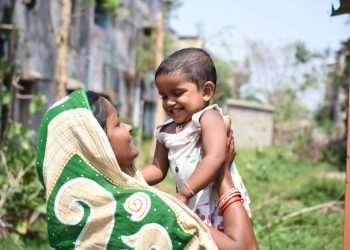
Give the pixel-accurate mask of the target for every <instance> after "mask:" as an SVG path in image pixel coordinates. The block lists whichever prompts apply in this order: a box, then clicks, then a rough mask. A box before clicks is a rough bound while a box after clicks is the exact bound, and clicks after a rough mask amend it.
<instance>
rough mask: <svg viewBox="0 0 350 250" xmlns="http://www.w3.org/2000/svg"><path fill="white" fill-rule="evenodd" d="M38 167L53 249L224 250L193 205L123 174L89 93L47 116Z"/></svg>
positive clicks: (80, 94)
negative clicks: (92, 106) (213, 237)
mask: <svg viewBox="0 0 350 250" xmlns="http://www.w3.org/2000/svg"><path fill="white" fill-rule="evenodd" d="M36 164H37V171H38V175H39V179H40V181H41V182H42V184H43V186H44V187H45V191H46V199H47V230H48V238H49V244H50V247H51V248H52V249H57V250H58V249H161V250H163V249H216V246H215V244H214V242H213V241H212V239H211V237H210V234H209V232H208V230H207V229H206V227H205V225H204V224H203V222H202V221H201V220H200V219H199V218H198V217H197V216H196V215H194V214H193V213H192V212H191V211H190V210H189V209H188V208H187V207H186V206H184V205H182V204H180V203H179V202H178V201H177V200H176V199H175V198H174V197H172V196H171V195H168V194H166V193H163V192H160V191H158V190H156V189H154V188H152V187H150V186H148V185H147V184H146V183H145V181H144V180H143V178H142V176H141V174H140V173H139V172H138V171H136V169H135V168H134V167H133V166H131V167H130V169H128V174H125V173H123V172H122V171H121V169H120V167H119V165H118V162H117V160H116V158H115V156H114V154H113V151H112V148H111V146H110V144H109V141H108V138H107V136H106V134H105V132H104V131H103V129H102V128H101V126H100V125H99V124H98V122H97V120H96V119H95V117H94V116H93V114H92V112H91V108H90V105H89V103H88V100H87V96H86V91H85V90H78V91H75V92H73V93H72V94H70V95H69V96H67V97H65V98H63V99H62V100H60V101H58V102H57V103H56V104H54V105H53V106H52V107H51V108H50V109H49V110H48V111H47V112H46V114H45V116H44V117H43V119H42V122H41V126H40V131H39V140H38V150H37V163H36Z"/></svg>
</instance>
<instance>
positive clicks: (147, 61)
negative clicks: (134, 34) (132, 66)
mask: <svg viewBox="0 0 350 250" xmlns="http://www.w3.org/2000/svg"><path fill="white" fill-rule="evenodd" d="M154 41H155V38H154V35H153V34H151V35H149V36H146V35H145V36H144V37H143V41H142V44H141V45H140V46H138V47H137V48H136V70H137V72H138V73H139V74H141V75H142V76H143V75H145V74H146V73H147V72H149V71H150V70H154V67H155V45H154Z"/></svg>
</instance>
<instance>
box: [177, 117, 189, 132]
mask: <svg viewBox="0 0 350 250" xmlns="http://www.w3.org/2000/svg"><path fill="white" fill-rule="evenodd" d="M190 121H191V120H189V121H188V122H186V123H184V124H181V125H179V126H176V127H175V133H176V134H178V133H180V132H181V131H182V130H184V129H185V128H186V127H187V125H188V124H190Z"/></svg>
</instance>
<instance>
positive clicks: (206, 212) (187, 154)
mask: <svg viewBox="0 0 350 250" xmlns="http://www.w3.org/2000/svg"><path fill="white" fill-rule="evenodd" d="M209 109H215V110H217V111H219V112H220V114H221V115H223V114H222V110H221V108H220V107H219V106H218V105H217V104H213V105H210V106H208V107H206V108H205V109H203V110H201V111H199V112H197V113H195V114H194V115H193V116H192V121H191V122H190V123H189V124H188V125H187V126H186V127H185V128H184V129H183V130H182V131H181V132H179V133H176V134H169V133H166V132H160V130H161V128H162V127H163V126H164V125H167V124H170V123H172V122H174V120H173V119H169V120H167V121H166V122H165V123H164V124H162V125H160V126H157V127H156V130H155V136H156V138H157V140H158V141H159V142H160V143H162V144H163V145H165V147H166V148H168V150H169V153H168V159H169V164H170V169H171V172H172V174H173V176H174V180H175V182H176V191H178V190H180V188H181V187H182V186H183V185H184V184H185V183H186V182H187V181H188V179H189V178H190V176H191V175H192V174H193V172H194V171H195V169H196V167H197V165H198V163H199V162H200V160H201V159H202V140H201V137H200V135H199V134H198V132H197V130H198V128H200V127H201V125H200V123H199V119H200V117H201V116H202V114H203V113H204V112H205V111H206V110H209ZM231 173H232V179H233V183H234V185H235V187H237V188H238V189H239V190H240V192H241V194H242V198H243V199H244V202H243V205H244V207H245V209H246V211H247V213H248V215H249V217H250V216H251V212H250V209H249V203H250V199H249V196H248V193H247V190H246V188H245V186H244V184H243V181H242V178H241V176H240V175H239V173H238V170H237V168H236V166H235V165H234V163H232V166H231ZM218 199H219V197H218V191H217V188H216V185H215V183H214V182H212V183H210V184H209V185H208V186H207V187H205V188H204V189H203V190H201V191H199V192H198V193H197V194H196V195H195V196H194V197H192V198H191V199H190V200H189V203H188V207H189V208H190V209H192V211H193V212H195V213H196V214H197V215H198V216H199V217H200V218H201V219H202V220H203V221H204V222H205V223H207V224H208V225H210V226H212V227H214V228H217V229H223V225H224V224H223V218H222V216H221V215H219V209H218V208H217V207H216V205H217V202H218Z"/></svg>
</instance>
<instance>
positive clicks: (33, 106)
mask: <svg viewBox="0 0 350 250" xmlns="http://www.w3.org/2000/svg"><path fill="white" fill-rule="evenodd" d="M46 103H47V100H46V97H45V95H44V94H43V93H38V94H37V95H36V96H34V98H33V99H32V101H31V102H30V105H29V112H30V114H32V115H36V114H38V113H39V112H40V111H41V110H42V107H43V106H44V105H45V104H46Z"/></svg>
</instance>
